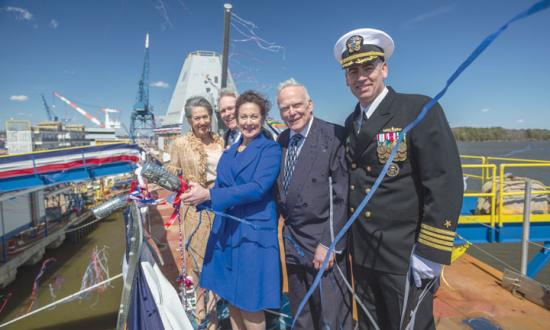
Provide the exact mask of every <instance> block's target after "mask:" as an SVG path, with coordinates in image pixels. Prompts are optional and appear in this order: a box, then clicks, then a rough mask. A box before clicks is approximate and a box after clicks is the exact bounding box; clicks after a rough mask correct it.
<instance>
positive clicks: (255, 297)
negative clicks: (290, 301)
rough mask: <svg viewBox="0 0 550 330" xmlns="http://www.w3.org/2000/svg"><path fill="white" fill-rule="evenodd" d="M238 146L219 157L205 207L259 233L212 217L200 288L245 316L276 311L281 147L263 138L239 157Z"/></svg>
mask: <svg viewBox="0 0 550 330" xmlns="http://www.w3.org/2000/svg"><path fill="white" fill-rule="evenodd" d="M241 142H242V141H241ZM239 144H240V143H238V144H234V145H233V146H231V147H230V148H229V149H228V150H226V151H225V152H224V153H223V154H222V157H221V158H220V161H219V163H218V171H217V172H218V173H217V174H218V176H217V178H216V183H215V186H214V188H212V189H210V197H211V202H210V206H211V207H212V208H213V209H214V210H215V211H220V212H224V213H226V214H230V215H233V216H235V217H238V218H241V219H244V220H246V221H248V222H251V223H253V224H255V225H257V227H262V230H257V229H255V228H253V227H252V226H249V225H247V224H243V223H240V222H237V221H235V220H233V219H230V218H228V217H221V216H219V215H216V218H215V220H214V224H213V226H212V231H211V233H210V237H209V239H208V244H207V247H206V251H205V256H204V264H203V269H202V274H201V287H202V288H205V289H208V290H212V291H214V292H215V293H216V294H217V295H219V296H220V297H222V298H224V299H226V300H227V301H229V303H230V304H232V305H234V306H237V307H238V308H241V309H243V310H246V311H251V312H255V311H260V310H263V309H265V308H279V307H280V303H281V301H280V297H281V278H280V274H281V267H280V260H279V243H278V240H277V209H276V203H275V199H274V192H273V188H274V184H275V181H276V179H277V175H278V174H279V167H280V163H281V147H280V146H279V144H278V143H277V142H275V141H273V140H270V139H267V138H266V137H264V136H263V134H260V135H258V136H257V137H256V138H255V139H254V140H253V141H251V143H250V144H249V145H248V146H247V147H246V149H245V150H243V151H242V152H240V153H239V152H237V147H238V145H239ZM266 229H267V230H266Z"/></svg>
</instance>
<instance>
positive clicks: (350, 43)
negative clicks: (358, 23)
mask: <svg viewBox="0 0 550 330" xmlns="http://www.w3.org/2000/svg"><path fill="white" fill-rule="evenodd" d="M394 47H395V44H394V43H393V39H392V38H391V37H390V36H389V35H388V34H387V33H386V32H384V31H381V30H376V29H369V28H364V29H357V30H353V31H350V32H348V33H346V34H344V35H343V36H341V37H340V39H338V41H337V42H336V44H335V45H334V57H335V58H336V60H337V61H338V62H339V63H340V65H342V69H345V68H347V67H350V66H352V65H353V64H361V63H366V62H370V61H373V60H375V59H377V58H382V60H385V61H387V60H388V59H389V58H390V56H391V54H392V53H393V48H394Z"/></svg>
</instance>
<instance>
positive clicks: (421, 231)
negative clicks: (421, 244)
mask: <svg viewBox="0 0 550 330" xmlns="http://www.w3.org/2000/svg"><path fill="white" fill-rule="evenodd" d="M420 233H421V234H424V235H428V236H431V237H435V238H439V239H442V240H445V241H449V242H454V241H455V238H454V237H449V236H447V235H440V234H436V233H434V232H431V231H428V230H423V229H420Z"/></svg>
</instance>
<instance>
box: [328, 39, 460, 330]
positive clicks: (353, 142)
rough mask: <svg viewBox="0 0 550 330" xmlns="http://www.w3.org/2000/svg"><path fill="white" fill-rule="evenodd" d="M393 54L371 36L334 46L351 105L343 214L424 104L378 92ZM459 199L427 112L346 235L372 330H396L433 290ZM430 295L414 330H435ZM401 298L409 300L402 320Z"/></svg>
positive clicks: (452, 157)
mask: <svg viewBox="0 0 550 330" xmlns="http://www.w3.org/2000/svg"><path fill="white" fill-rule="evenodd" d="M393 50H394V42H393V40H392V38H391V37H390V36H389V35H388V34H387V33H385V32H383V31H380V30H375V29H358V30H354V31H351V32H349V33H346V34H345V35H343V36H342V37H341V38H340V39H339V40H338V41H337V42H336V45H335V46H334V56H335V57H336V59H337V61H338V62H339V63H340V65H341V66H342V68H343V69H344V72H345V77H346V83H347V85H348V86H349V88H350V90H351V92H352V93H353V95H355V97H356V98H357V100H358V103H357V105H356V106H355V110H354V111H353V113H351V114H350V115H349V116H348V117H347V119H346V122H345V127H346V130H347V134H348V137H347V140H346V150H347V153H346V157H347V160H348V162H349V169H350V194H349V212H350V214H352V213H354V212H355V209H356V208H357V207H358V205H359V204H360V202H361V201H362V200H363V199H364V198H365V196H366V195H367V194H368V193H369V192H370V189H371V187H372V185H373V184H374V182H375V180H376V178H377V177H378V175H379V174H380V172H381V170H382V168H383V167H384V165H385V163H386V162H387V161H388V157H389V154H390V152H391V150H392V147H393V146H394V145H395V144H396V142H397V140H398V139H399V138H400V136H401V135H402V132H403V129H404V128H405V127H406V126H407V125H408V124H409V123H411V122H412V121H413V120H414V119H415V118H416V117H417V115H418V114H419V113H420V111H421V109H422V107H423V106H424V105H425V104H426V103H428V102H429V101H430V98H429V97H426V96H422V95H412V94H401V93H398V92H396V91H394V90H393V89H392V88H391V87H389V86H385V83H384V80H385V79H386V78H387V77H388V64H387V61H388V59H389V57H390V56H391V55H392V52H393ZM412 79H414V78H412ZM462 192H463V181H462V171H461V166H460V158H459V154H458V149H457V146H456V142H455V140H454V138H453V135H452V132H451V129H450V127H449V124H448V122H447V119H446V118H445V114H444V113H443V109H442V108H441V106H440V105H439V104H435V105H434V106H433V107H432V109H430V110H429V111H428V113H427V115H426V117H425V118H424V120H423V121H421V122H420V124H418V125H417V126H416V127H415V128H414V129H412V130H411V131H409V133H408V134H407V135H406V136H405V137H404V140H403V142H402V143H401V144H400V145H399V149H398V152H397V154H396V156H395V158H394V159H393V161H392V162H391V165H390V167H389V170H388V171H387V173H386V175H385V176H384V179H383V181H382V183H381V185H380V186H379V187H378V189H377V191H376V192H375V193H374V195H373V197H372V199H371V200H370V201H369V203H368V204H367V205H366V207H365V208H364V209H363V210H361V213H360V216H359V217H358V218H357V220H356V221H355V223H354V224H353V226H352V228H351V236H352V239H351V244H350V245H351V246H350V250H351V254H352V259H353V265H352V267H353V275H354V279H355V285H356V291H357V293H358V295H359V297H360V299H361V300H362V301H363V302H364V303H365V305H366V307H367V310H368V311H369V312H370V314H371V315H372V317H373V318H374V320H375V321H376V322H377V323H378V325H379V326H380V328H381V329H399V328H400V326H401V325H400V323H402V321H401V314H404V315H406V316H405V317H406V318H407V320H408V318H410V315H411V314H410V309H412V308H414V305H416V303H417V300H418V299H415V298H417V297H418V295H419V294H420V293H421V292H422V290H423V289H424V288H425V287H426V286H427V285H429V284H431V283H430V281H437V279H438V276H439V274H440V271H441V267H442V265H443V264H449V263H450V260H451V251H452V247H453V241H454V237H455V230H456V227H457V222H458V216H459V214H460V208H461V203H462ZM407 274H409V277H407ZM408 287H409V289H408V290H407V288H408ZM433 291H434V290H430V291H429V292H428V295H427V296H426V297H425V298H424V299H423V300H422V302H421V303H420V305H419V308H418V311H417V313H416V314H415V315H416V317H415V320H416V322H415V326H414V328H415V329H433V328H435V325H434V319H433V312H432V302H433ZM405 295H406V296H408V297H409V299H408V300H407V301H406V303H407V307H406V309H407V311H406V312H405V313H402V308H403V304H404V298H403V297H404V296H405ZM411 297H412V299H411ZM359 315H360V316H359V325H360V329H371V328H373V326H372V322H370V321H369V320H368V318H367V316H366V315H365V314H364V313H362V312H360V313H359ZM405 322H406V321H405ZM405 324H406V323H405Z"/></svg>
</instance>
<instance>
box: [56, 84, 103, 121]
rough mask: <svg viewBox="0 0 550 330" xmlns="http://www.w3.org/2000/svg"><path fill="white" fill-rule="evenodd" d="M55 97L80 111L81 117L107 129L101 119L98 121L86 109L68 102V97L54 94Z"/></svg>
mask: <svg viewBox="0 0 550 330" xmlns="http://www.w3.org/2000/svg"><path fill="white" fill-rule="evenodd" d="M53 95H54V96H55V97H57V98H58V99H60V100H61V101H63V102H65V103H66V104H68V105H69V106H70V107H71V108H73V109H75V110H76V111H78V112H79V113H80V114H81V115H83V116H84V117H86V118H88V119H89V120H90V121H91V122H92V123H94V124H96V125H97V126H99V127H105V125H103V124H102V123H101V122H100V121H99V119H97V118H96V117H94V116H92V115H90V114H89V113H87V112H86V111H85V110H84V109H82V108H81V107H79V106H78V105H76V104H75V103H73V102H71V101H70V100H68V99H67V98H66V97H64V96H63V95H61V94H59V93H58V92H53Z"/></svg>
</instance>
